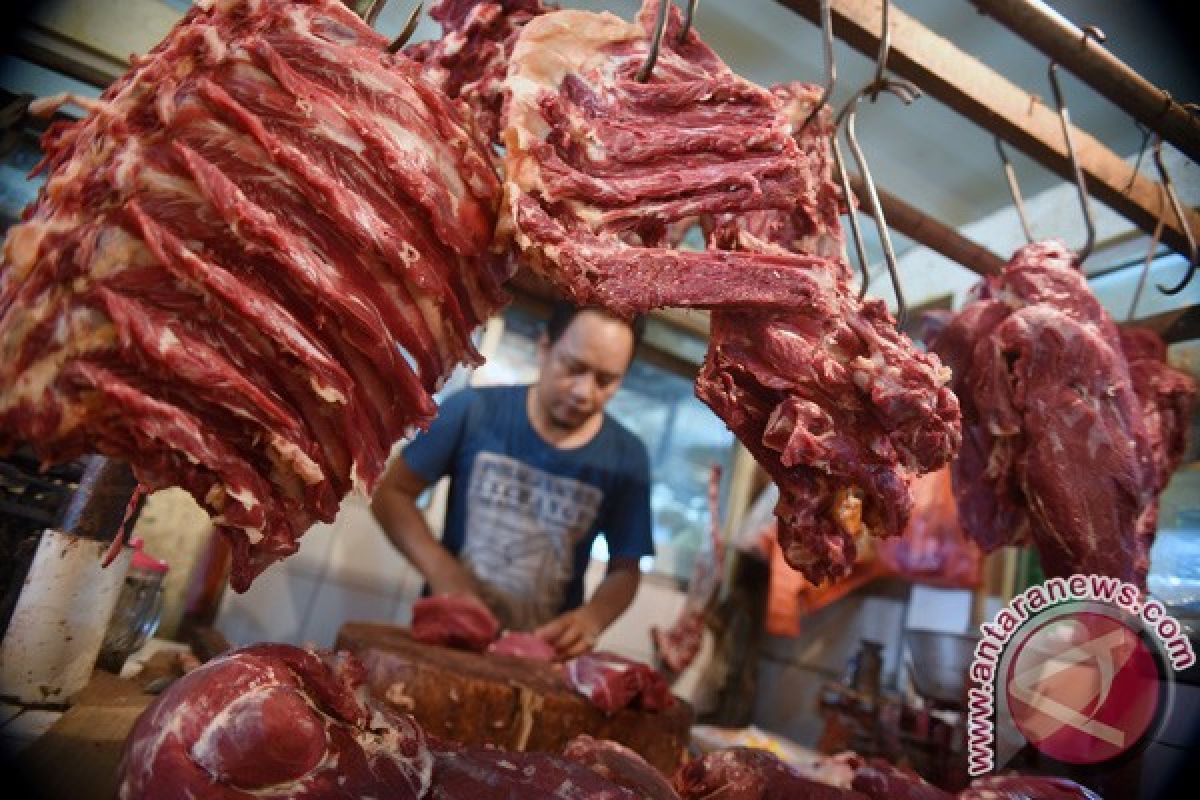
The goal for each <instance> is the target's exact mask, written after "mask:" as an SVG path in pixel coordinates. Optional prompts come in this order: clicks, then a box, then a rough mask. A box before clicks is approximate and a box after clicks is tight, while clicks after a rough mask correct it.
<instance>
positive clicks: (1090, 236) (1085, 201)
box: [1046, 61, 1096, 269]
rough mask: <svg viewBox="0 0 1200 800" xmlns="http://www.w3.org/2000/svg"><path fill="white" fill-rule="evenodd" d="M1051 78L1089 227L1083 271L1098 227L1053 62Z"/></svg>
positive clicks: (1082, 254) (1080, 262)
mask: <svg viewBox="0 0 1200 800" xmlns="http://www.w3.org/2000/svg"><path fill="white" fill-rule="evenodd" d="M1046 74H1047V75H1048V76H1049V78H1050V88H1051V89H1053V90H1054V102H1055V104H1056V105H1057V106H1058V121H1059V123H1060V124H1061V125H1062V132H1063V139H1064V140H1066V145H1067V158H1068V159H1069V160H1070V162H1071V171H1072V172H1073V173H1074V174H1075V188H1076V189H1077V190H1078V192H1079V206H1080V209H1081V210H1082V211H1083V224H1084V225H1085V226H1086V227H1087V240H1086V241H1085V242H1084V244H1083V248H1082V249H1081V250H1080V251H1079V255H1078V259H1077V260H1076V263H1077V264H1078V265H1079V268H1080V269H1083V262H1084V261H1086V260H1087V257H1088V256H1090V255H1091V254H1092V247H1093V246H1095V243H1096V225H1095V223H1094V222H1093V221H1092V209H1091V205H1090V204H1089V203H1088V191H1087V183H1086V181H1085V180H1084V177H1083V168H1082V167H1080V166H1079V157H1078V155H1077V154H1076V153H1075V142H1074V140H1073V139H1072V138H1071V117H1070V114H1069V113H1068V112H1067V104H1066V102H1064V101H1063V93H1062V87H1061V86H1059V85H1058V65H1057V64H1055V63H1054V62H1053V61H1051V62H1050V66H1049V67H1048V68H1047V69H1046Z"/></svg>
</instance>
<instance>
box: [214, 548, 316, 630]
mask: <svg viewBox="0 0 1200 800" xmlns="http://www.w3.org/2000/svg"><path fill="white" fill-rule="evenodd" d="M287 563H288V562H287V561H284V562H283V563H282V564H275V565H274V566H272V567H271V568H270V569H268V570H267V571H266V572H264V573H263V574H262V575H259V576H258V578H256V579H255V581H254V583H253V584H252V585H251V586H250V589H249V590H248V591H247V592H246V593H245V594H238V593H236V592H233V591H227V592H226V593H225V597H224V599H223V600H222V602H221V611H220V613H219V614H218V615H217V623H216V625H217V629H218V630H220V631H221V633H223V634H225V638H227V639H228V640H229V641H230V643H232V644H234V645H237V646H239V647H240V646H242V645H247V644H253V643H255V642H287V643H290V644H300V635H301V627H302V623H303V621H304V619H305V616H306V615H307V614H308V609H309V607H310V606H311V605H312V603H313V600H314V598H315V596H316V590H317V586H318V584H317V581H316V579H314V578H312V577H309V576H307V575H302V574H300V573H298V572H293V571H291V570H289V569H288V568H287Z"/></svg>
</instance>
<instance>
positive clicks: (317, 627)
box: [299, 579, 393, 647]
mask: <svg viewBox="0 0 1200 800" xmlns="http://www.w3.org/2000/svg"><path fill="white" fill-rule="evenodd" d="M392 609H393V601H392V595H390V594H384V593H382V592H374V591H370V590H368V589H362V588H360V587H357V586H353V585H350V584H346V583H342V582H340V581H336V580H333V579H328V580H326V581H325V582H324V583H322V584H321V587H320V588H319V589H318V590H317V596H316V601H315V602H314V603H313V605H312V610H311V611H310V612H309V614H308V616H307V618H306V619H305V620H304V622H303V624H302V626H301V629H300V641H299V643H300V644H309V643H311V644H315V645H317V646H318V647H332V646H333V643H334V640H335V639H336V638H337V632H338V629H339V628H341V627H342V624H343V623H345V622H349V621H356V622H370V621H379V622H388V621H390V619H391V616H392Z"/></svg>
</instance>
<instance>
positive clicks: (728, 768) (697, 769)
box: [675, 747, 867, 800]
mask: <svg viewBox="0 0 1200 800" xmlns="http://www.w3.org/2000/svg"><path fill="white" fill-rule="evenodd" d="M675 789H676V791H677V792H678V793H679V796H680V797H681V798H682V800H708V799H709V798H718V797H719V798H721V800H867V798H866V795H862V794H859V793H858V792H855V791H852V790H850V789H840V788H838V787H835V786H829V785H827V784H824V783H817V782H816V781H813V780H810V779H808V778H806V777H804V776H803V775H801V774H800V773H799V772H798V771H797V770H796V769H795V768H793V767H791V766H789V765H788V764H785V763H784V762H783V761H781V760H779V758H777V757H776V756H775V755H774V754H772V753H770V752H768V751H766V750H760V749H758V748H754V747H731V748H728V749H726V750H715V751H713V752H711V753H707V754H706V755H704V756H701V757H700V758H697V759H695V760H694V761H690V762H688V763H687V764H685V765H684V766H682V767H681V768H680V769H679V772H677V773H676V774H675Z"/></svg>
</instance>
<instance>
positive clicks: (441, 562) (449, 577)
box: [371, 455, 479, 597]
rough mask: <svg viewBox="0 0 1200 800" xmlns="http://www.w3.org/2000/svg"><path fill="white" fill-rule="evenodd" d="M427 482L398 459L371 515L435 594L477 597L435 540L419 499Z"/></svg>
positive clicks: (465, 575) (374, 500) (377, 492)
mask: <svg viewBox="0 0 1200 800" xmlns="http://www.w3.org/2000/svg"><path fill="white" fill-rule="evenodd" d="M427 485H428V482H427V481H426V480H425V479H424V478H422V477H421V476H420V475H418V474H417V473H416V472H414V471H413V470H412V468H410V467H409V466H408V464H407V463H405V461H404V456H402V455H401V456H397V457H396V459H395V460H394V461H393V462H392V465H391V467H389V468H388V471H387V474H386V475H384V477H383V480H382V481H381V482H380V484H379V487H378V488H377V489H376V490H375V495H374V497H372V498H371V512H372V513H373V514H374V515H375V519H376V520H378V521H379V524H380V526H381V527H382V528H383V531H384V533H386V534H387V537H388V539H390V540H391V542H392V544H393V545H395V547H396V549H397V550H399V551H400V552H401V553H402V554H403V555H404V557H405V558H406V559H408V561H409V563H410V564H412V565H413V567H415V568H416V570H417V571H418V572H420V573H421V574H422V575H424V576H425V580H426V581H428V582H429V590H430V591H431V592H432V593H433V594H467V595H474V596H476V597H478V595H479V589H478V587H477V586H476V585H475V581H474V580H473V579H472V578H471V576H470V574H468V573H467V571H466V570H465V569H464V568H463V566H462V564H460V563H459V561H458V559H457V558H455V557H454V556H453V555H451V553H450V551H448V550H447V549H446V548H444V547H442V544H441V542H439V541H438V540H437V539H436V538H434V535H433V531H432V530H430V529H429V523H428V522H426V521H425V515H424V514H423V513H421V510H420V509H419V508H417V497H418V496H420V494H421V492H423V491H425V487H426V486H427Z"/></svg>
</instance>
